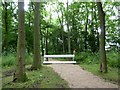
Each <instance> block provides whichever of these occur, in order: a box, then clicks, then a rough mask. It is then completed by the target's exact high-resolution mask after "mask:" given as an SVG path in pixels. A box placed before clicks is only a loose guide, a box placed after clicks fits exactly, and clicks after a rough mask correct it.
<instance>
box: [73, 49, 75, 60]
mask: <svg viewBox="0 0 120 90" xmlns="http://www.w3.org/2000/svg"><path fill="white" fill-rule="evenodd" d="M73 55H74V57H75V49H74V50H73ZM74 57H73V61H74Z"/></svg>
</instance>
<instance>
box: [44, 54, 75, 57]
mask: <svg viewBox="0 0 120 90" xmlns="http://www.w3.org/2000/svg"><path fill="white" fill-rule="evenodd" d="M58 57H59V58H64V57H67V58H69V57H70V58H72V57H75V55H71V54H70V55H44V58H58Z"/></svg>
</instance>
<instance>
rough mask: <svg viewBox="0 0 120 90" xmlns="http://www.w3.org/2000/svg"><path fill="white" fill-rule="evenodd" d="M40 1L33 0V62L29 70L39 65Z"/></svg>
mask: <svg viewBox="0 0 120 90" xmlns="http://www.w3.org/2000/svg"><path fill="white" fill-rule="evenodd" d="M39 9H40V2H35V12H34V55H33V64H32V67H31V70H36V69H39V68H40V67H41V55H40V26H39V21H40V10H39Z"/></svg>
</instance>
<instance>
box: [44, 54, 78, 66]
mask: <svg viewBox="0 0 120 90" xmlns="http://www.w3.org/2000/svg"><path fill="white" fill-rule="evenodd" d="M74 57H75V55H74V54H73V55H71V54H68V55H44V61H43V64H53V63H59V64H60V63H61V64H62V63H63V64H75V63H76V61H74ZM46 58H73V61H46Z"/></svg>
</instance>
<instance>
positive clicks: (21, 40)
mask: <svg viewBox="0 0 120 90" xmlns="http://www.w3.org/2000/svg"><path fill="white" fill-rule="evenodd" d="M26 80H27V77H26V73H25V30H24V2H18V45H17V68H16V72H15V73H14V76H13V81H18V82H24V81H26Z"/></svg>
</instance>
